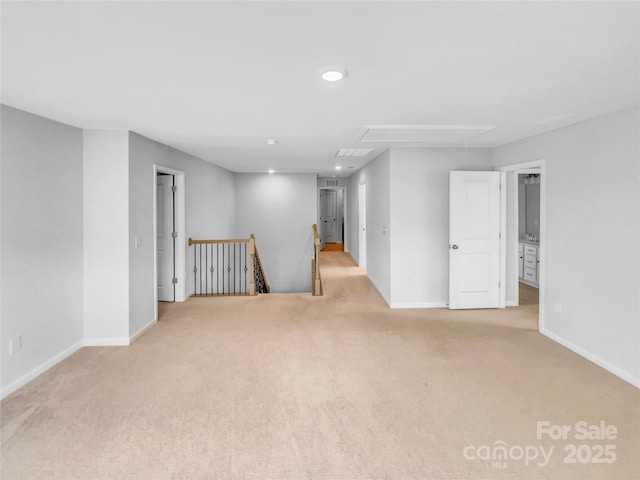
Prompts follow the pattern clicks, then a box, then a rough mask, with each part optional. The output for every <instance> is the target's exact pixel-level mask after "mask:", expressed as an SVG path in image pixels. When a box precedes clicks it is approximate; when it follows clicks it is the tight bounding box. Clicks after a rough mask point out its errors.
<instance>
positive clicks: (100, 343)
mask: <svg viewBox="0 0 640 480" xmlns="http://www.w3.org/2000/svg"><path fill="white" fill-rule="evenodd" d="M125 345H129V339H128V338H127V337H113V338H106V337H99V338H85V339H84V346H85V347H121V346H125Z"/></svg>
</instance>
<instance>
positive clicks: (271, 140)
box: [267, 138, 278, 145]
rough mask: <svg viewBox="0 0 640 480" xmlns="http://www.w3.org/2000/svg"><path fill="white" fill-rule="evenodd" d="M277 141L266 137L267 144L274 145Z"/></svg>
mask: <svg viewBox="0 0 640 480" xmlns="http://www.w3.org/2000/svg"><path fill="white" fill-rule="evenodd" d="M276 143H278V140H274V139H273V138H269V139H267V145H275V144H276Z"/></svg>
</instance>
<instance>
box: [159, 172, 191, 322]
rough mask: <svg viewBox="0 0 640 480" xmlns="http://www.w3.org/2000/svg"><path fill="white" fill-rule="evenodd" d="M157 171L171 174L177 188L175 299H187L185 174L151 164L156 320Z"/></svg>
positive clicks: (180, 300) (178, 300)
mask: <svg viewBox="0 0 640 480" xmlns="http://www.w3.org/2000/svg"><path fill="white" fill-rule="evenodd" d="M158 173H166V174H169V175H173V178H174V185H175V186H176V188H177V190H176V193H175V197H174V199H175V205H174V214H175V228H176V233H177V237H176V241H175V258H176V263H175V272H174V275H175V277H176V278H177V279H178V283H177V284H176V286H175V301H176V302H184V301H185V300H186V299H187V295H186V293H187V271H186V257H185V255H186V243H187V239H186V215H185V204H186V202H185V174H184V172H183V171H181V170H175V169H173V168H169V167H165V166H163V165H158V164H154V165H153V305H154V307H153V308H154V318H155V320H156V321H157V320H158V238H157V237H158V224H157V222H158V219H157V215H158V206H157V196H158V186H157V184H156V178H157V176H158Z"/></svg>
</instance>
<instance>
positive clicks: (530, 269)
mask: <svg viewBox="0 0 640 480" xmlns="http://www.w3.org/2000/svg"><path fill="white" fill-rule="evenodd" d="M518 257H519V258H518V260H519V265H518V276H519V277H520V280H521V281H522V282H524V283H527V284H529V285H532V286H534V287H537V286H538V270H539V269H538V266H539V265H540V248H539V247H538V245H531V244H530V243H520V244H518Z"/></svg>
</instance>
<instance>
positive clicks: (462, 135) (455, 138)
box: [360, 125, 495, 143]
mask: <svg viewBox="0 0 640 480" xmlns="http://www.w3.org/2000/svg"><path fill="white" fill-rule="evenodd" d="M494 128H495V127H494V126H492V125H368V126H366V127H364V133H363V134H362V136H361V137H360V141H361V142H380V143H458V142H464V141H466V140H469V139H470V138H473V137H475V136H477V135H480V134H482V133H485V132H488V131H489V130H493V129H494Z"/></svg>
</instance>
